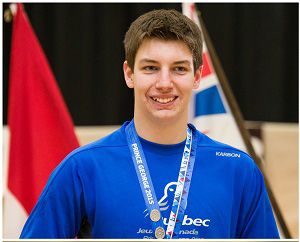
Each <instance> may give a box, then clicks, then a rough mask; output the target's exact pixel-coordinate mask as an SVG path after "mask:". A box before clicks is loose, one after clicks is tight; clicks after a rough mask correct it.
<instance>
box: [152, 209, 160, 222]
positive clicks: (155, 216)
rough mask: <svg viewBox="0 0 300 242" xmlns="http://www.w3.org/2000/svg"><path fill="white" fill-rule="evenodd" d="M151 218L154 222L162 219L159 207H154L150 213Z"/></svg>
mask: <svg viewBox="0 0 300 242" xmlns="http://www.w3.org/2000/svg"><path fill="white" fill-rule="evenodd" d="M150 219H151V220H152V221H153V222H157V221H158V220H160V212H159V211H158V210H157V209H153V210H152V211H151V213H150Z"/></svg>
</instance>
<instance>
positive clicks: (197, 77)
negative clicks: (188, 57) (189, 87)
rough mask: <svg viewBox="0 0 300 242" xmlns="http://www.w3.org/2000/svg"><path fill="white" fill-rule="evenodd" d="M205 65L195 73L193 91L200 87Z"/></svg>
mask: <svg viewBox="0 0 300 242" xmlns="http://www.w3.org/2000/svg"><path fill="white" fill-rule="evenodd" d="M202 70H203V65H202V66H200V67H199V69H198V70H197V71H196V73H195V77H194V83H193V89H197V88H198V87H199V85H200V80H201V76H202Z"/></svg>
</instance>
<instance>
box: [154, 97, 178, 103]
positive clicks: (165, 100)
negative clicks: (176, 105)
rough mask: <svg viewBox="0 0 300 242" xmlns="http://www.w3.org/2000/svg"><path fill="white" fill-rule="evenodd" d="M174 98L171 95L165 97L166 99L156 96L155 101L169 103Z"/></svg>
mask: <svg viewBox="0 0 300 242" xmlns="http://www.w3.org/2000/svg"><path fill="white" fill-rule="evenodd" d="M174 99H175V97H170V98H165V99H162V98H156V97H154V98H153V100H154V101H156V102H159V103H168V102H172V101H173V100H174Z"/></svg>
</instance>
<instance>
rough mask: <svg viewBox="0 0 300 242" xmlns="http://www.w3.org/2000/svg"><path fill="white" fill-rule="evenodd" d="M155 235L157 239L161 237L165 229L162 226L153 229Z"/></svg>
mask: <svg viewBox="0 0 300 242" xmlns="http://www.w3.org/2000/svg"><path fill="white" fill-rule="evenodd" d="M155 237H156V238H157V239H163V238H164V237H165V230H164V228H163V227H157V228H156V230H155Z"/></svg>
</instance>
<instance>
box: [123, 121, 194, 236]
mask: <svg viewBox="0 0 300 242" xmlns="http://www.w3.org/2000/svg"><path fill="white" fill-rule="evenodd" d="M194 129H195V128H194ZM194 132H195V133H193V131H192V128H191V127H190V125H189V126H188V127H187V137H186V142H185V146H184V150H183V154H182V160H181V165H180V170H179V175H178V181H177V187H176V191H175V194H174V200H173V205H172V209H171V213H170V218H169V222H168V227H167V232H165V229H164V224H163V221H162V216H161V214H160V208H159V205H158V201H157V198H156V193H155V191H154V187H153V184H152V180H151V176H150V172H149V170H148V166H147V161H146V158H145V155H144V152H143V148H142V145H141V143H140V141H139V137H138V135H137V132H136V130H135V127H134V120H132V121H131V122H130V123H129V124H128V125H127V127H126V128H125V134H126V139H127V143H128V147H129V150H130V153H131V157H132V161H133V164H134V167H135V171H136V174H137V177H138V180H139V184H140V188H141V191H142V194H143V197H144V201H145V204H146V207H147V209H148V211H149V212H150V216H149V217H150V220H151V223H152V227H153V231H154V235H155V237H156V238H157V239H163V238H164V237H165V235H166V237H167V239H172V238H173V237H176V236H178V234H179V233H180V227H181V223H182V221H183V218H184V212H185V209H186V206H187V198H188V193H189V188H190V183H191V180H192V173H193V168H194V162H195V157H196V150H197V135H196V133H197V130H195V131H194ZM145 181H146V184H147V185H145ZM149 194H150V197H149Z"/></svg>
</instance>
